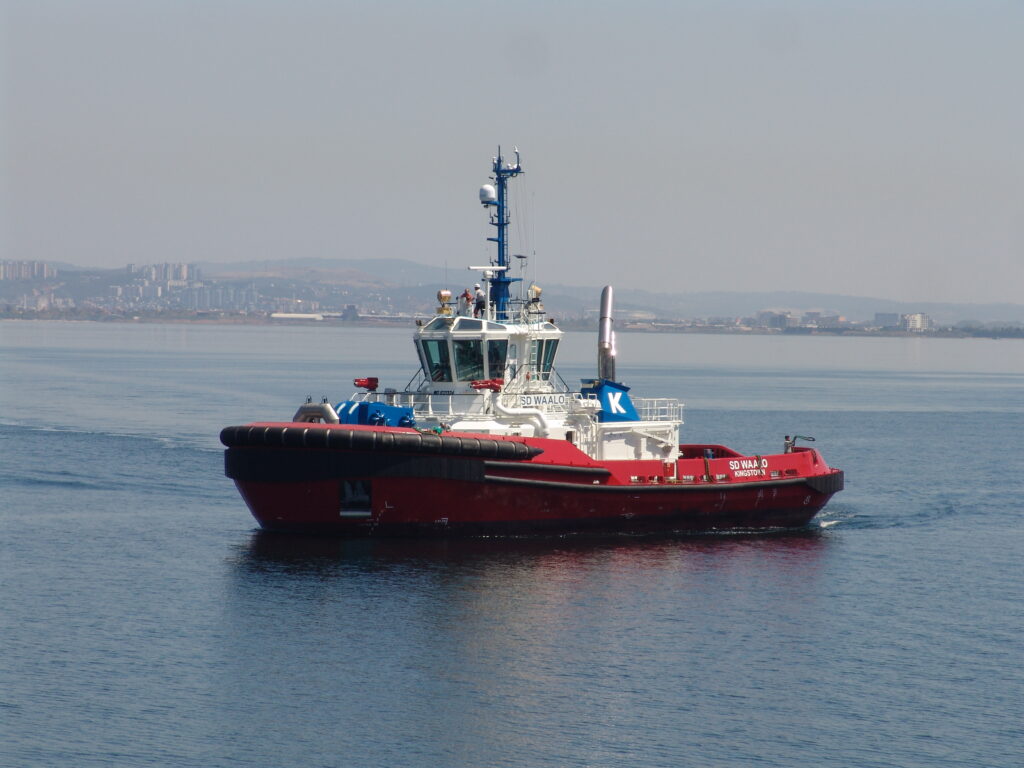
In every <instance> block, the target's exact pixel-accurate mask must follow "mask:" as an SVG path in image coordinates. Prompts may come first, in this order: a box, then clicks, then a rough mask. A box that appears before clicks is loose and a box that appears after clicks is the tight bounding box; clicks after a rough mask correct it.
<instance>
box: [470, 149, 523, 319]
mask: <svg viewBox="0 0 1024 768" xmlns="http://www.w3.org/2000/svg"><path fill="white" fill-rule="evenodd" d="M513 151H514V152H515V153H516V161H515V163H506V162H505V160H504V158H503V157H502V156H501V147H498V156H497V157H495V158H494V168H493V171H494V177H493V178H494V184H495V187H496V188H497V189H496V190H495V192H496V195H495V197H496V198H497V199H493V198H489V197H488V198H485V197H484V195H481V200H480V202H481V203H483V204H484V206H486V207H492V206H493V207H496V208H497V210H496V211H494V212H492V213H491V226H493V227H495V228H496V229H497V230H498V231H497V237H489V238H487V239H488V240H489V241H490V242H492V243H497V244H498V258H497V264H495V265H494V266H495V269H494V275H493V276H492V277H491V278H490V280H489V282H490V289H491V297H490V303H491V306H492V307H494V319H495V320H497V321H499V322H507V321H509V320H511V319H512V318H511V313H510V311H509V286H510V285H511V284H512V283H515V282H518V281H519V280H520V278H512V277H509V276H508V271H509V263H508V232H507V228H508V223H509V213H508V196H507V185H508V180H509V179H511V178H513V177H515V176H518V175H519V174H520V173H522V172H523V168H522V166H521V165H520V164H519V149H518V147H517V148H515V149H514V150H513Z"/></svg>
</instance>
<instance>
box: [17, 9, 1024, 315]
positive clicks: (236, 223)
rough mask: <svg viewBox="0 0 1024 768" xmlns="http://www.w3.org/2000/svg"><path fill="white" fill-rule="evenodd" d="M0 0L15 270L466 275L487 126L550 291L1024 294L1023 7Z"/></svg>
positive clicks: (1014, 297)
mask: <svg viewBox="0 0 1024 768" xmlns="http://www.w3.org/2000/svg"><path fill="white" fill-rule="evenodd" d="M0 7H2V9H3V11H2V14H0V25H2V26H0V35H2V37H0V83H2V90H0V121H2V122H0V177H2V179H3V182H2V186H0V211H2V219H0V237H2V239H0V251H2V258H5V259H42V260H53V261H67V262H71V263H74V264H80V265H90V266H121V265H123V264H125V263H128V262H135V263H139V264H145V263H153V262H161V261H238V260H249V259H277V258H291V257H341V258H361V257H401V258H408V259H412V260H415V261H420V262H423V263H427V264H435V265H438V266H444V265H446V264H447V266H448V267H449V269H451V270H453V271H456V270H461V268H462V267H463V266H464V265H467V264H471V263H480V261H481V259H484V258H486V257H487V254H489V252H490V251H489V249H488V248H487V244H486V243H485V241H484V238H485V237H487V236H488V234H489V228H488V227H487V226H486V224H485V221H486V217H485V214H484V212H483V210H482V209H481V207H480V205H479V203H478V202H477V190H478V188H479V185H480V184H482V183H484V182H486V180H487V172H488V170H489V163H490V158H491V156H492V155H493V154H494V152H495V149H496V147H497V145H498V144H499V143H500V144H501V145H502V146H503V148H506V149H509V150H510V149H511V148H512V146H513V145H518V146H519V148H520V150H521V151H522V153H523V165H524V167H525V169H526V171H527V173H526V175H525V176H523V177H521V178H520V179H518V180H516V181H515V182H513V186H514V187H515V200H516V207H517V213H519V214H521V219H520V222H521V225H522V226H521V227H517V230H516V231H517V232H518V233H519V237H520V240H519V242H517V243H515V244H514V245H513V250H514V251H526V252H529V253H533V252H534V251H536V258H535V259H534V261H533V264H532V265H531V272H533V271H534V270H535V271H536V275H537V277H538V279H539V281H540V282H541V283H542V284H543V283H544V282H549V283H550V282H571V283H577V284H585V285H587V284H589V285H600V284H604V283H606V282H611V283H614V284H616V285H619V286H622V287H649V288H651V289H653V290H665V291H670V290H671V291H701V290H744V291H749V290H771V289H794V290H809V291H826V292H835V293H845V294H860V295H869V296H879V297H888V298H896V299H905V300H917V301H924V300H937V301H1011V302H1017V303H1020V302H1024V147H1022V142H1024V96H1022V93H1024V0H958V1H956V2H952V1H950V2H945V1H943V0H916V1H913V2H912V1H910V0H906V1H901V0H878V1H877V2H873V1H872V0H860V2H845V1H840V2H837V1H834V0H819V1H817V2H811V1H810V0H808V1H806V2H799V1H797V0H778V1H777V2H772V1H771V0H745V1H744V0H733V1H730V0H707V1H706V2H698V1H696V0H694V1H691V2H687V1H686V0H675V1H673V2H670V1H669V0H662V1H661V2H645V1H643V0H639V1H637V0H633V1H632V2H628V3H627V2H594V1H593V0H591V1H589V2H551V0H548V2H507V1H506V2H493V1H492V0H452V1H450V2H444V1H443V0H432V1H431V2H383V1H382V2H369V1H368V0H367V1H365V2H341V1H339V0H323V1H322V2H314V1H312V0H289V2H284V1H282V2H268V1H265V0H264V1H261V0H247V1H244V2H243V1H242V0H238V1H237V2H230V1H227V0H121V1H120V2H117V1H115V0H90V1H89V2H85V1H84V0H78V1H76V2H69V1H64V2H50V1H48V0H26V1H25V2H16V1H14V0H0ZM467 275H468V273H467ZM460 276H461V275H460ZM468 279H469V278H468V277H467V280H468ZM453 282H458V280H455V281H453ZM453 287H460V286H453Z"/></svg>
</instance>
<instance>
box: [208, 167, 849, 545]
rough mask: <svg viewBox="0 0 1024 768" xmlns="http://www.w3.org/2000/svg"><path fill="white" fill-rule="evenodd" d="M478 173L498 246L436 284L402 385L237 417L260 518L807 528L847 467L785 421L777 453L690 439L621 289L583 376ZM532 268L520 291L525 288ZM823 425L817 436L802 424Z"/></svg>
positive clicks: (238, 462) (408, 531)
mask: <svg viewBox="0 0 1024 768" xmlns="http://www.w3.org/2000/svg"><path fill="white" fill-rule="evenodd" d="M521 173H523V168H522V166H521V164H520V156H519V151H518V149H516V150H515V160H514V161H506V160H505V158H503V157H502V155H501V150H500V148H499V150H498V155H497V156H496V157H494V158H493V161H492V176H491V181H492V182H493V183H491V184H485V185H484V186H483V187H481V189H480V202H481V204H482V205H483V207H484V208H485V210H486V211H487V212H488V213H489V215H490V223H491V224H492V225H493V226H494V227H495V230H496V231H495V236H494V237H491V238H488V240H489V241H492V242H494V243H495V244H496V246H497V247H496V254H495V256H494V258H493V259H492V260H491V263H490V264H487V265H484V266H479V267H469V269H471V270H476V271H478V272H479V274H480V282H481V288H480V290H479V291H478V292H477V294H476V296H475V297H472V296H465V295H464V296H463V297H460V298H458V299H455V300H453V298H452V293H451V291H449V290H441V291H438V293H437V299H438V306H437V309H436V311H435V314H434V315H433V317H431V318H427V319H425V320H419V321H417V326H416V329H415V331H414V334H413V341H414V343H415V347H416V351H417V353H418V356H419V363H420V365H419V369H418V371H417V373H416V374H415V376H414V377H413V379H412V380H411V381H410V382H409V384H408V385H407V386H406V387H405V388H404V389H402V390H397V389H391V388H385V389H383V390H381V389H380V386H379V380H378V379H377V378H374V377H367V378H358V379H355V381H354V386H355V387H357V388H358V390H359V391H358V392H357V393H355V394H353V395H352V396H351V397H350V398H349V399H348V400H345V401H342V402H339V403H337V404H334V405H332V404H331V403H330V402H329V401H327V400H326V399H325V400H324V402H321V403H314V402H311V401H307V402H306V403H305V404H303V405H301V406H300V407H299V408H298V410H297V411H296V412H295V414H294V416H293V417H292V419H291V420H290V421H285V422H273V421H271V422H255V423H252V424H246V425H243V426H230V427H225V428H224V429H223V430H222V431H221V434H220V439H221V442H222V443H223V444H224V445H225V446H226V450H225V453H224V464H225V474H226V475H227V476H228V477H229V478H231V479H233V480H234V482H235V485H236V486H237V488H238V490H239V492H240V493H241V495H242V498H243V499H244V500H245V503H246V504H247V505H248V507H249V509H250V511H251V512H252V514H253V516H254V517H255V518H256V520H257V522H258V523H259V525H260V526H261V527H263V528H264V529H269V530H279V531H295V532H304V533H322V534H329V535H336V536H353V537H355V536H410V537H420V536H457V535H509V534H529V533H559V534H560V533H581V532H588V531H594V532H628V533H648V532H711V531H726V530H751V531H757V530H766V529H785V528H796V527H802V526H806V525H807V524H808V523H809V522H810V521H811V519H812V518H813V517H814V516H815V515H816V514H817V513H818V512H819V511H820V510H821V509H822V508H823V507H824V506H825V504H826V503H827V502H828V500H829V499H830V498H831V497H832V495H833V494H834V493H836V492H838V491H840V490H842V488H843V472H842V471H841V470H839V469H835V468H832V467H830V466H829V465H828V464H827V463H826V462H825V460H824V459H823V458H822V456H821V454H820V453H819V452H818V451H817V450H814V449H813V448H810V447H808V446H804V445H798V444H797V443H798V440H799V439H801V436H794V437H792V438H791V437H789V436H787V437H786V439H785V440H784V443H783V450H782V452H781V453H778V454H772V455H744V454H741V453H739V452H737V451H734V450H732V449H730V448H727V447H725V446H722V445H704V444H701V445H692V444H680V442H679V430H680V427H681V425H682V423H683V419H682V404H681V403H680V402H679V401H678V400H674V399H668V398H639V397H633V396H632V395H631V394H630V388H629V387H628V386H626V385H625V384H623V383H621V382H620V381H618V379H617V377H616V372H615V356H616V355H615V352H616V350H615V333H614V321H613V317H612V304H613V293H612V289H611V287H610V286H609V287H605V289H604V290H603V292H602V295H601V303H600V320H599V326H598V344H597V347H598V350H597V352H598V354H597V372H596V376H595V377H594V378H593V379H588V380H584V381H582V382H581V384H580V386H578V387H575V388H573V387H570V386H569V385H568V384H567V383H566V382H565V381H564V380H563V379H562V378H561V376H560V375H559V374H558V372H557V370H556V368H555V357H556V354H557V351H558V345H559V341H560V339H561V337H562V333H563V332H562V330H561V329H560V328H559V327H558V326H557V325H556V324H555V322H554V320H553V319H552V318H550V317H548V316H547V313H546V310H545V308H544V305H543V303H542V301H541V289H540V288H539V287H538V286H537V285H536V284H532V283H531V284H530V285H529V286H528V287H527V286H525V285H524V281H523V279H522V278H517V277H513V276H512V275H511V274H510V272H511V271H512V269H511V265H510V263H509V253H508V250H509V247H508V246H509V244H508V239H507V232H508V226H509V220H510V215H509V207H508V202H507V188H508V183H509V181H511V180H512V179H513V178H515V177H516V176H518V175H520V174H521ZM516 284H519V291H518V294H519V295H518V297H514V296H513V291H512V287H513V286H515V285H516ZM803 439H805V440H808V441H809V440H813V438H809V437H807V438H803Z"/></svg>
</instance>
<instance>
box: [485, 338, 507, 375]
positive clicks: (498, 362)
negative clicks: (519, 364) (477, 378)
mask: <svg viewBox="0 0 1024 768" xmlns="http://www.w3.org/2000/svg"><path fill="white" fill-rule="evenodd" d="M507 359H508V339H491V340H490V341H488V342H487V375H488V376H489V377H490V378H492V379H501V378H504V376H505V361H506V360H507Z"/></svg>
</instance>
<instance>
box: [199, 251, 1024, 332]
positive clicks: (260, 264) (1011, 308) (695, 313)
mask: <svg viewBox="0 0 1024 768" xmlns="http://www.w3.org/2000/svg"><path fill="white" fill-rule="evenodd" d="M199 267H200V269H202V270H203V274H204V275H206V276H207V277H210V278H219V279H231V278H236V279H237V278H255V277H282V278H289V279H296V280H312V281H319V282H324V283H331V284H349V285H352V286H353V287H355V288H360V287H369V286H375V287H379V288H388V289H391V290H395V291H396V292H399V293H405V292H406V291H405V289H408V288H413V287H416V286H424V285H426V286H430V287H431V288H432V289H434V288H436V287H441V286H446V287H449V288H452V289H453V290H457V289H458V288H460V287H464V286H463V283H465V284H467V285H468V284H470V282H471V281H472V280H473V276H472V275H470V274H469V273H468V272H466V270H465V269H464V268H459V269H456V268H454V267H453V268H450V269H448V270H445V269H443V268H440V267H433V266H428V265H425V264H419V263H417V262H414V261H408V260H406V259H291V260H277V261H250V262H238V263H231V264H213V263H211V264H200V265H199ZM542 284H543V283H542ZM543 285H544V300H545V302H546V303H547V304H548V306H549V307H550V308H551V309H553V310H556V311H558V312H559V313H560V314H579V313H581V312H583V311H584V310H587V309H593V308H596V306H597V303H598V297H599V293H600V292H599V289H598V288H597V287H593V286H591V287H583V286H569V285H555V284H543ZM615 301H616V306H618V307H620V308H621V309H631V310H642V311H648V312H652V313H654V314H655V315H656V316H658V317H665V318H695V317H749V316H752V315H754V314H756V313H757V312H759V311H761V310H779V311H782V310H788V311H791V312H794V313H797V314H800V313H803V312H810V311H822V312H827V313H834V314H838V315H842V316H843V317H845V318H846V319H848V320H853V321H870V320H872V319H874V316H875V313H876V312H896V313H910V312H924V313H926V314H928V315H930V316H931V317H932V319H933V320H934V321H935V322H937V323H939V324H944V325H948V324H952V323H958V322H965V321H976V322H979V323H994V322H995V323H998V322H1005V323H1024V304H961V303H945V302H912V301H894V300H892V299H876V298H870V297H866V296H844V295H841V294H831V293H808V292H800V291H765V292H755V293H741V292H737V291H705V292H699V293H658V292H653V291H643V290H637V289H629V288H617V289H616V292H615Z"/></svg>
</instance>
